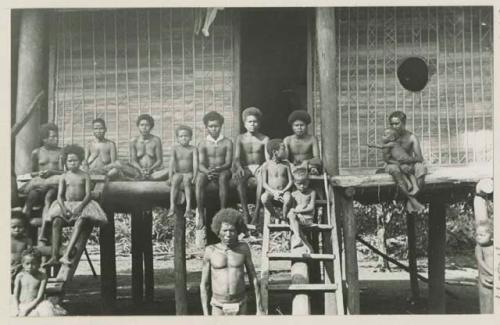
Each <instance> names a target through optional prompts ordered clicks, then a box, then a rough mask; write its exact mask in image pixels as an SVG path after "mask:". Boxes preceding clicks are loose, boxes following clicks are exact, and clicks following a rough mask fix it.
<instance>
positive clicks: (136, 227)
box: [131, 211, 144, 304]
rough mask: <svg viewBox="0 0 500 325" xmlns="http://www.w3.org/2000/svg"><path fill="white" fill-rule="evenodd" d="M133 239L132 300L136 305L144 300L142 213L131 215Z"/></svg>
mask: <svg viewBox="0 0 500 325" xmlns="http://www.w3.org/2000/svg"><path fill="white" fill-rule="evenodd" d="M131 218H132V220H131V227H132V229H131V237H132V300H133V301H134V303H135V304H140V303H142V300H143V293H144V290H143V289H144V288H143V282H144V271H143V259H142V257H143V254H142V253H143V240H144V238H143V235H144V231H143V224H142V212H137V211H136V212H133V213H131Z"/></svg>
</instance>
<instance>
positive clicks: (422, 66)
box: [398, 57, 429, 91]
mask: <svg viewBox="0 0 500 325" xmlns="http://www.w3.org/2000/svg"><path fill="white" fill-rule="evenodd" d="M398 79H399V82H400V83H401V85H402V86H403V87H404V88H405V89H407V90H409V91H421V90H422V89H424V88H425V86H426V85H427V82H428V81H429V67H428V66H427V63H425V61H424V60H422V59H421V58H417V57H410V58H406V59H404V60H403V62H401V64H400V65H399V67H398Z"/></svg>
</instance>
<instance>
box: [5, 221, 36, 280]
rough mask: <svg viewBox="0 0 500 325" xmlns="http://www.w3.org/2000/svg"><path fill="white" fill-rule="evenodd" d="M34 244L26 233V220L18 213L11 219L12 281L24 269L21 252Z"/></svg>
mask: <svg viewBox="0 0 500 325" xmlns="http://www.w3.org/2000/svg"><path fill="white" fill-rule="evenodd" d="M32 245H33V244H32V242H31V239H30V238H29V237H28V236H27V235H26V221H25V220H24V218H22V216H20V215H18V214H12V217H11V219H10V276H11V280H12V282H14V279H15V277H16V275H17V274H18V273H19V271H21V269H22V261H21V254H22V252H23V251H24V250H26V249H27V248H29V247H31V246H32Z"/></svg>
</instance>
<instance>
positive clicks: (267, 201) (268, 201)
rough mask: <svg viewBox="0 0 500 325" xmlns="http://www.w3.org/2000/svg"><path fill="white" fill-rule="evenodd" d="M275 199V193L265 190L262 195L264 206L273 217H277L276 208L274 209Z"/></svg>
mask: <svg viewBox="0 0 500 325" xmlns="http://www.w3.org/2000/svg"><path fill="white" fill-rule="evenodd" d="M273 199H274V197H273V195H272V194H270V193H268V192H264V193H263V194H262V195H261V201H262V206H263V207H264V210H265V211H267V212H269V214H270V215H271V216H272V217H274V218H277V216H276V210H275V209H274V207H273V203H272V201H273Z"/></svg>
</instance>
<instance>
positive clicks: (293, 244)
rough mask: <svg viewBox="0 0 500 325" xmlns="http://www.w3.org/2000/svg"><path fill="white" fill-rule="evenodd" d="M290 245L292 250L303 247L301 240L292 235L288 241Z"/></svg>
mask: <svg viewBox="0 0 500 325" xmlns="http://www.w3.org/2000/svg"><path fill="white" fill-rule="evenodd" d="M290 245H291V247H292V249H294V248H298V247H300V246H304V243H303V242H302V240H301V239H300V238H299V237H298V236H295V235H292V238H291V240H290Z"/></svg>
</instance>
